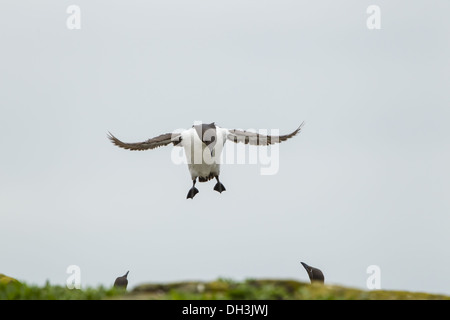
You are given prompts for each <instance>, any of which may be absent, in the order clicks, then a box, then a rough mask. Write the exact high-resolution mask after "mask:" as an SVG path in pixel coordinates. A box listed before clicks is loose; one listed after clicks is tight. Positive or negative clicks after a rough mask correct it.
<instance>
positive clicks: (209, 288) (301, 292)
mask: <svg viewBox="0 0 450 320" xmlns="http://www.w3.org/2000/svg"><path fill="white" fill-rule="evenodd" d="M101 299H154V300H227V299H229V300H238V299H239V300H240V299H253V300H275V299H276V300H278V299H283V300H301V299H309V300H319V299H320V300H324V299H326V300H367V299H370V300H405V299H412V300H442V299H444V300H450V296H445V295H438V294H428V293H422V292H407V291H388V290H375V291H365V290H359V289H354V288H346V287H342V286H330V285H322V284H309V283H304V282H299V281H295V280H273V279H265V280H264V279H259V280H254V279H249V280H245V281H242V282H237V281H233V280H227V279H218V280H215V281H211V282H194V281H187V282H176V283H167V284H143V285H139V286H137V287H135V288H133V289H132V290H128V291H124V290H119V289H115V288H105V287H98V288H87V289H81V290H77V289H73V290H70V289H67V288H66V287H63V286H56V285H50V283H46V285H44V286H41V287H39V286H35V285H27V284H24V283H21V282H19V281H17V280H15V279H13V278H10V277H6V276H4V275H2V274H0V300H101Z"/></svg>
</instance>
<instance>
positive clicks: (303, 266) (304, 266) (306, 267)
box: [300, 262, 309, 271]
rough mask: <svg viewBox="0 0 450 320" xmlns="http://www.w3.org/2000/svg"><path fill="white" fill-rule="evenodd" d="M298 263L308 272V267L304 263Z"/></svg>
mask: <svg viewBox="0 0 450 320" xmlns="http://www.w3.org/2000/svg"><path fill="white" fill-rule="evenodd" d="M300 263H301V264H302V266H303V267H304V268H305V269H306V270H307V271H308V268H309V266H308V265H307V264H306V263H304V262H300Z"/></svg>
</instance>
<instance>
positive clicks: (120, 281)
mask: <svg viewBox="0 0 450 320" xmlns="http://www.w3.org/2000/svg"><path fill="white" fill-rule="evenodd" d="M129 272H130V271H127V273H125V274H124V275H123V276H121V277H117V278H116V280H115V281H114V287H116V288H124V289H126V288H127V286H128V278H127V277H128V273H129Z"/></svg>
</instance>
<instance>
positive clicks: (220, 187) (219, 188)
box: [214, 176, 227, 193]
mask: <svg viewBox="0 0 450 320" xmlns="http://www.w3.org/2000/svg"><path fill="white" fill-rule="evenodd" d="M216 180H217V183H216V185H215V186H214V190H216V191H217V192H219V193H222V191H225V190H227V189H225V186H224V185H223V184H222V183H220V180H219V176H216Z"/></svg>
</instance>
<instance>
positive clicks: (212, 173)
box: [108, 122, 304, 199]
mask: <svg viewBox="0 0 450 320" xmlns="http://www.w3.org/2000/svg"><path fill="white" fill-rule="evenodd" d="M303 124H304V123H303V122H302V123H301V124H300V126H299V127H298V128H297V129H295V130H294V131H293V132H291V133H289V134H286V135H281V136H272V135H265V134H259V133H256V132H249V131H245V130H239V129H226V128H221V127H219V126H218V125H216V124H215V123H214V122H213V123H210V124H204V123H200V124H194V125H193V126H192V127H191V128H190V129H187V130H183V131H181V132H174V133H165V134H161V135H159V136H156V137H154V138H151V139H148V140H146V141H143V142H137V143H126V142H122V141H120V140H119V139H117V138H116V137H115V136H114V135H112V134H111V133H109V135H108V138H109V139H110V140H111V142H112V143H113V144H115V145H116V146H118V147H120V148H124V149H127V150H140V151H141V150H148V149H155V148H158V147H161V146H167V145H169V144H173V145H174V146H178V147H183V148H184V151H185V155H186V158H187V162H188V168H189V172H190V174H191V178H192V183H193V184H192V188H191V189H190V190H189V192H188V194H187V196H186V198H187V199H193V198H194V196H195V195H196V194H197V193H198V192H199V191H198V189H197V188H196V187H195V184H196V182H197V179H198V181H199V182H206V181H209V180H211V179H213V178H215V179H216V181H217V183H216V184H215V186H214V190H215V191H217V192H219V193H222V192H223V191H225V190H226V189H225V186H224V185H223V184H222V183H221V182H220V180H219V175H220V161H218V160H219V159H220V155H221V152H222V149H223V146H224V145H225V142H226V141H227V140H229V141H233V142H235V143H239V142H242V143H245V144H250V145H256V146H267V145H270V144H275V143H280V142H282V141H286V140H288V139H289V138H292V137H293V136H295V135H296V134H297V133H299V132H300V130H301V129H302V127H303Z"/></svg>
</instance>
